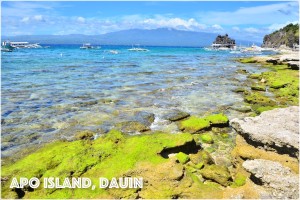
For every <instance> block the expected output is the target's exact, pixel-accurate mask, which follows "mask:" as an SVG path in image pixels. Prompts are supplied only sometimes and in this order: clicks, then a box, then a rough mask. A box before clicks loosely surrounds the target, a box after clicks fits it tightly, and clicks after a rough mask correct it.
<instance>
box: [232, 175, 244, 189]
mask: <svg viewBox="0 0 300 200" xmlns="http://www.w3.org/2000/svg"><path fill="white" fill-rule="evenodd" d="M246 179H247V176H246V175H244V174H242V173H237V174H236V176H235V178H234V180H233V184H232V185H231V186H233V187H240V186H243V185H245V183H246Z"/></svg>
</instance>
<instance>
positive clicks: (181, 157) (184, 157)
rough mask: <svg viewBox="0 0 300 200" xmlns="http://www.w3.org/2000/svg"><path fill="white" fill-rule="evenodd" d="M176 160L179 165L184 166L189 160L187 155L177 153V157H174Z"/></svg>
mask: <svg viewBox="0 0 300 200" xmlns="http://www.w3.org/2000/svg"><path fill="white" fill-rule="evenodd" d="M176 158H177V159H178V161H179V162H180V163H181V164H185V163H187V162H188V161H189V160H190V158H189V156H188V155H186V154H185V153H182V152H179V153H178V154H177V155H176Z"/></svg>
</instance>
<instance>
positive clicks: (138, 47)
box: [128, 44, 149, 51]
mask: <svg viewBox="0 0 300 200" xmlns="http://www.w3.org/2000/svg"><path fill="white" fill-rule="evenodd" d="M136 46H137V47H133V45H132V48H131V49H128V51H149V50H148V49H144V48H140V45H138V44H137V45H136Z"/></svg>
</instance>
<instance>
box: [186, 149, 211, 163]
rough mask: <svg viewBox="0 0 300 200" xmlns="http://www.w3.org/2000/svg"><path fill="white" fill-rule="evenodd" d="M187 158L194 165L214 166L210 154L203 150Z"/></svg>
mask: <svg viewBox="0 0 300 200" xmlns="http://www.w3.org/2000/svg"><path fill="white" fill-rule="evenodd" d="M189 157H190V160H191V162H192V163H194V164H195V165H197V164H199V163H203V164H208V165H211V164H215V163H214V160H213V158H212V157H211V156H210V154H209V153H208V152H207V151H204V150H202V151H199V152H198V153H197V154H190V155H189Z"/></svg>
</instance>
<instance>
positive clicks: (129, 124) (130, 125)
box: [116, 121, 150, 133]
mask: <svg viewBox="0 0 300 200" xmlns="http://www.w3.org/2000/svg"><path fill="white" fill-rule="evenodd" d="M116 127H117V129H119V130H121V131H122V132H124V133H135V132H145V131H149V130H150V127H148V126H146V125H144V124H142V123H140V122H138V121H125V122H120V123H118V124H116Z"/></svg>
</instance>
